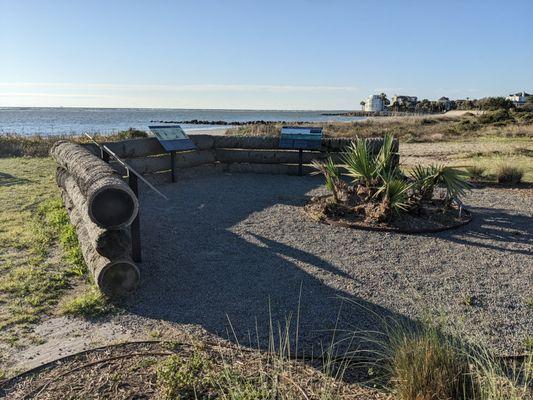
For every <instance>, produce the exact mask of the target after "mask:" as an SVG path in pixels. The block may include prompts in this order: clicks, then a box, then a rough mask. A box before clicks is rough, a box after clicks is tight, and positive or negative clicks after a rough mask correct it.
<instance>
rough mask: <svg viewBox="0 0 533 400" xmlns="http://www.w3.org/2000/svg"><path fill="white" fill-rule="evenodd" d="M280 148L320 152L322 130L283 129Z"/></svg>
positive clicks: (311, 128) (299, 127)
mask: <svg viewBox="0 0 533 400" xmlns="http://www.w3.org/2000/svg"><path fill="white" fill-rule="evenodd" d="M279 147H280V148H283V149H300V150H320V149H321V147H322V128H314V127H304V126H284V127H283V128H281V137H280V139H279Z"/></svg>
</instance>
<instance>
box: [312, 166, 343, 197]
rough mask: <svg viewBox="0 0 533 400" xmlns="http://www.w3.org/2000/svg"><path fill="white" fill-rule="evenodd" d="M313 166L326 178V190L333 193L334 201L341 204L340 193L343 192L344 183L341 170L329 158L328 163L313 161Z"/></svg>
mask: <svg viewBox="0 0 533 400" xmlns="http://www.w3.org/2000/svg"><path fill="white" fill-rule="evenodd" d="M311 164H312V166H313V167H314V168H315V169H316V170H317V171H318V172H319V173H321V174H322V175H324V178H326V188H327V189H328V190H331V192H332V193H333V199H334V200H335V202H336V203H338V202H339V194H340V193H339V192H340V190H342V188H341V186H343V185H342V181H341V178H340V173H339V169H338V168H337V166H336V165H335V163H334V162H333V160H332V159H331V157H328V158H327V160H326V162H321V161H316V160H313V162H312V163H311Z"/></svg>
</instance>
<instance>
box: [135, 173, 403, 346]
mask: <svg viewBox="0 0 533 400" xmlns="http://www.w3.org/2000/svg"><path fill="white" fill-rule="evenodd" d="M321 185H322V180H321V179H320V178H318V177H302V178H298V177H286V176H268V175H265V176H261V178H260V179H258V176H257V175H245V174H240V175H217V176H215V177H203V178H198V179H195V180H185V181H181V182H178V183H176V184H173V185H165V186H161V187H160V189H161V190H162V191H163V192H164V193H165V194H166V195H167V196H168V197H169V198H170V200H169V201H168V202H166V201H164V200H162V199H160V198H158V197H157V196H155V195H153V194H152V193H148V192H147V191H145V192H144V194H143V195H142V196H141V203H142V211H141V212H142V214H141V215H142V217H141V220H142V240H143V263H142V264H141V265H140V267H141V275H142V282H141V287H140V288H139V290H138V291H137V292H136V295H135V300H134V301H130V303H129V304H128V305H127V308H128V309H129V311H130V312H133V313H136V314H138V315H142V316H145V317H149V318H153V319H162V320H166V321H171V322H175V323H179V324H194V325H200V326H202V327H203V328H205V329H206V330H207V331H209V332H211V333H214V334H217V335H219V336H222V337H224V338H227V339H230V340H233V341H238V342H239V343H240V344H242V345H246V346H250V347H254V348H257V347H262V348H266V347H267V345H268V339H269V336H270V331H271V329H272V330H273V331H274V332H275V336H277V332H278V329H279V328H280V327H281V329H283V326H284V325H285V323H286V321H287V318H290V326H291V328H292V329H291V335H293V336H292V339H291V342H292V344H293V345H296V339H295V335H296V332H298V336H299V338H298V346H299V349H300V350H301V351H305V353H306V354H307V355H309V354H310V353H314V354H315V355H316V354H320V353H321V351H322V350H323V347H322V346H324V345H326V346H327V345H328V344H329V343H330V341H331V335H332V330H333V328H335V327H337V330H338V332H339V334H340V332H341V331H343V330H378V329H380V325H379V321H378V318H377V317H376V315H379V317H380V318H387V317H389V318H394V319H395V320H397V321H399V322H402V323H404V324H408V323H412V321H408V320H407V319H406V318H405V317H404V316H402V315H399V314H396V313H394V312H392V311H390V310H388V309H386V308H384V307H380V306H377V305H375V304H373V303H371V302H368V301H366V300H363V299H362V298H358V297H354V296H352V295H350V294H349V293H348V292H347V291H345V290H340V289H339V288H336V287H331V286H328V285H326V284H325V283H324V280H323V279H321V277H324V276H329V275H330V274H333V275H335V276H336V279H335V282H338V283H339V284H338V286H339V287H349V286H350V283H351V282H353V281H354V280H356V279H357V276H354V275H355V274H354V275H350V274H347V273H346V272H343V271H341V270H340V269H339V268H337V267H336V266H335V265H332V264H331V263H329V262H328V261H327V260H326V259H325V258H322V257H320V255H316V254H311V253H308V252H306V251H303V250H300V249H297V248H295V247H292V246H287V245H286V244H284V243H281V242H278V241H277V240H274V239H273V238H275V237H276V235H275V233H276V231H277V230H279V231H283V230H284V229H287V224H289V225H290V224H291V222H290V221H289V222H286V221H283V215H284V214H283V212H281V213H280V212H279V211H278V212H276V213H274V215H273V214H271V213H269V212H268V211H267V210H268V209H270V208H272V207H287V206H289V207H291V206H296V205H302V204H304V203H305V201H306V196H307V193H308V192H309V191H311V190H313V189H315V188H317V187H319V186H321ZM263 211H265V212H264V213H263ZM280 215H281V217H280ZM291 215H292V216H291V218H300V217H299V214H297V213H291ZM295 215H296V216H295ZM276 218H278V220H276ZM279 218H281V220H279ZM301 218H302V221H304V222H303V223H305V224H307V225H306V228H305V229H304V230H302V231H301V232H300V225H301V223H302V222H300V223H298V224H294V228H292V227H291V228H290V230H289V231H290V234H293V233H294V234H297V235H298V234H301V235H306V234H307V233H308V232H309V231H313V230H315V231H316V232H317V234H319V232H321V231H320V230H318V229H321V228H320V227H319V226H318V224H316V223H314V222H312V221H309V220H308V219H307V217H306V216H305V215H303V213H302V215H301ZM281 222H285V223H284V224H281ZM268 233H270V235H269V236H270V238H267V237H266V235H267V234H268ZM285 233H287V232H285ZM302 240H308V238H307V237H304V236H302ZM318 240H320V237H319V238H318ZM311 272H312V274H311ZM300 291H301V297H300ZM341 298H344V299H347V300H349V301H350V302H354V303H357V304H358V305H359V306H354V305H350V306H348V305H346V306H343V307H341V303H342V302H343V301H344V300H343V299H341ZM297 319H298V320H299V323H298V329H296V321H297ZM230 321H231V323H230ZM270 322H272V324H273V326H272V327H271V326H270ZM258 345H259V346H258Z"/></svg>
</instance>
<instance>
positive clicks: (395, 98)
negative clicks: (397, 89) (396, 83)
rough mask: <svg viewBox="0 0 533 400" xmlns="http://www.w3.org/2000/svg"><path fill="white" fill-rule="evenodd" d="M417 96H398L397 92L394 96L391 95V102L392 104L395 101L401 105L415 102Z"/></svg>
mask: <svg viewBox="0 0 533 400" xmlns="http://www.w3.org/2000/svg"><path fill="white" fill-rule="evenodd" d="M417 100H418V98H417V97H416V96H398V95H397V94H395V95H394V96H392V98H391V104H394V103H397V104H398V105H400V106H401V105H403V104H410V103H412V104H416V102H417Z"/></svg>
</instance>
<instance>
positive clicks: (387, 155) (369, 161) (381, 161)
mask: <svg viewBox="0 0 533 400" xmlns="http://www.w3.org/2000/svg"><path fill="white" fill-rule="evenodd" d="M393 145H394V138H393V136H392V135H389V134H387V135H385V137H384V138H383V145H382V146H381V148H380V150H379V153H378V154H377V155H374V154H372V151H371V149H370V148H369V146H368V144H367V142H366V141H365V140H364V139H361V138H357V139H356V140H355V142H352V143H351V144H350V145H349V146H348V147H347V149H346V151H345V153H344V156H343V162H344V163H345V164H346V169H347V170H348V173H347V175H348V176H350V177H351V178H352V179H353V181H354V183H358V182H360V181H363V183H364V184H365V185H366V186H371V184H372V182H374V181H375V180H376V179H378V178H379V177H380V176H381V175H383V174H388V173H389V172H390V171H392V170H393V169H395V166H394V157H395V156H396V153H395V152H394V151H393V148H394V146H393Z"/></svg>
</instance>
